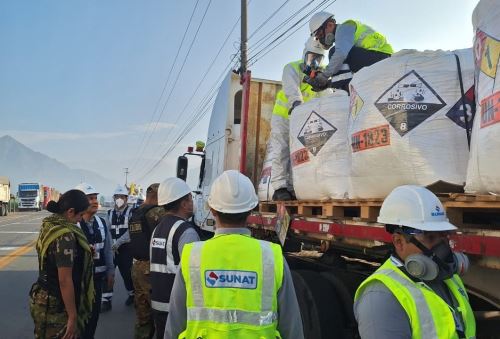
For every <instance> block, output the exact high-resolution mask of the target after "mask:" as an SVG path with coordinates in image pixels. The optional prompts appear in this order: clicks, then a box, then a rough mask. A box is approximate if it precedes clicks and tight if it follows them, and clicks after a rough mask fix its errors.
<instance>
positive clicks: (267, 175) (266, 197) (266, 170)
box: [257, 140, 274, 201]
mask: <svg viewBox="0 0 500 339" xmlns="http://www.w3.org/2000/svg"><path fill="white" fill-rule="evenodd" d="M272 154H273V153H272V146H271V140H269V141H268V142H267V148H266V157H265V158H264V163H263V165H262V172H261V174H260V180H259V186H258V188H257V195H258V197H259V201H271V200H272V198H273V194H274V189H273V185H271V175H272V165H273V159H272V157H271V156H272Z"/></svg>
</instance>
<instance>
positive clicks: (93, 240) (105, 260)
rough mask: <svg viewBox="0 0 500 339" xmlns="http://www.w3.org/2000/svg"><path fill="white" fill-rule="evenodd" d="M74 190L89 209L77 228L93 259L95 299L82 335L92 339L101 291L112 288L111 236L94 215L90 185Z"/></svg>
mask: <svg viewBox="0 0 500 339" xmlns="http://www.w3.org/2000/svg"><path fill="white" fill-rule="evenodd" d="M75 189H77V190H80V191H82V192H83V193H85V195H87V199H88V200H89V208H88V209H87V211H85V213H84V214H83V216H82V220H81V221H80V222H79V223H78V226H79V227H80V228H81V229H82V231H83V233H85V236H86V238H87V240H88V242H89V245H90V247H91V248H92V251H93V257H94V290H95V299H94V303H93V305H92V315H91V317H90V319H89V320H88V322H87V324H86V325H85V329H84V331H83V333H82V339H93V338H94V335H95V331H96V328H97V322H98V320H99V312H100V310H101V297H102V290H103V288H104V287H105V286H113V281H114V276H115V266H114V264H113V251H112V250H111V235H110V233H109V230H108V227H107V226H106V221H105V220H104V219H103V218H101V217H99V216H97V215H96V213H97V209H98V208H99V203H98V201H97V195H98V194H99V192H97V190H96V189H95V188H94V187H93V186H92V185H89V184H86V183H81V184H79V185H78V186H76V187H75Z"/></svg>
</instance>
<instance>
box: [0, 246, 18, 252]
mask: <svg viewBox="0 0 500 339" xmlns="http://www.w3.org/2000/svg"><path fill="white" fill-rule="evenodd" d="M19 247H21V246H0V251H12V250H17V249H18V248H19Z"/></svg>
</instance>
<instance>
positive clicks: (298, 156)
mask: <svg viewBox="0 0 500 339" xmlns="http://www.w3.org/2000/svg"><path fill="white" fill-rule="evenodd" d="M308 161H309V152H308V151H307V148H301V149H299V150H297V151H295V152H293V153H292V154H291V155H290V162H291V163H292V166H297V165H300V164H303V163H305V162H308Z"/></svg>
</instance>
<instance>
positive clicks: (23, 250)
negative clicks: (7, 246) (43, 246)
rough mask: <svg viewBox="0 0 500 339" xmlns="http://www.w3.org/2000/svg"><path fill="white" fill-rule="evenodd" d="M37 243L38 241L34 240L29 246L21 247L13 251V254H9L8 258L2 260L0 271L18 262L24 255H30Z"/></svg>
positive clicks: (0, 260) (0, 261)
mask: <svg viewBox="0 0 500 339" xmlns="http://www.w3.org/2000/svg"><path fill="white" fill-rule="evenodd" d="M35 243H36V239H33V240H32V241H30V242H29V243H28V244H26V245H24V246H21V247H19V248H18V249H16V250H15V251H12V252H10V253H8V254H7V255H6V256H4V257H3V258H1V259H0V269H2V268H4V267H6V266H7V265H8V264H10V263H11V262H13V261H14V260H16V259H17V258H18V257H20V256H22V255H23V254H25V253H28V252H29V251H31V249H32V248H33V246H34V245H35Z"/></svg>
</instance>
